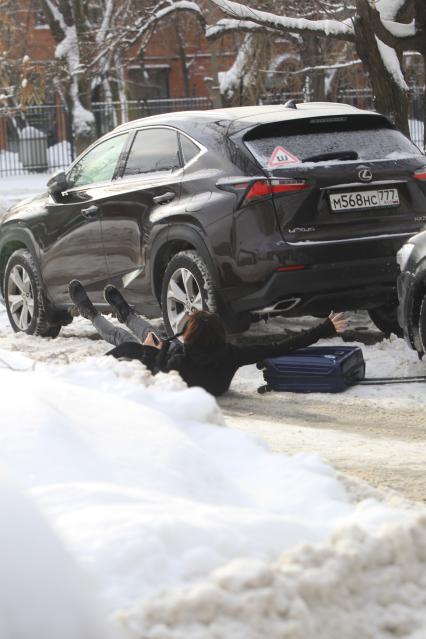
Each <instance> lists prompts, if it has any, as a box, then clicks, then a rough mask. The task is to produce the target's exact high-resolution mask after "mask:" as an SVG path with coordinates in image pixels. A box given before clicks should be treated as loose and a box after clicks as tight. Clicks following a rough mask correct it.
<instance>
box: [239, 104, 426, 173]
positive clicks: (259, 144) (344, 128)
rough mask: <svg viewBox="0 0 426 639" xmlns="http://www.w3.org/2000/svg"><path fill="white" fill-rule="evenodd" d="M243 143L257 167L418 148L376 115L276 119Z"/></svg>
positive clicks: (392, 155)
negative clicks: (286, 120) (259, 165)
mask: <svg viewBox="0 0 426 639" xmlns="http://www.w3.org/2000/svg"><path fill="white" fill-rule="evenodd" d="M244 141H245V144H246V146H247V147H248V149H249V150H250V151H251V153H252V154H253V155H254V156H255V158H256V160H257V161H258V162H259V163H260V164H261V166H264V167H267V168H270V169H273V168H275V167H276V168H279V167H282V168H285V167H286V166H287V167H291V166H292V165H293V166H294V165H295V164H299V163H301V162H326V163H327V162H341V161H345V160H379V159H389V160H391V159H398V158H399V157H407V156H413V155H414V156H415V155H418V154H420V151H419V149H418V148H417V147H416V146H415V144H413V142H411V141H410V140H409V139H408V138H406V137H405V136H404V135H403V134H402V133H401V132H400V131H397V130H395V129H393V128H392V127H391V125H390V124H389V123H388V122H387V120H385V119H384V118H382V117H380V116H377V117H376V116H353V117H350V116H342V117H330V118H311V119H309V120H308V119H306V120H297V121H293V122H283V123H281V122H278V123H275V124H268V125H266V126H261V127H257V128H256V129H254V130H252V131H250V132H249V133H248V134H247V135H246V136H245V139H244Z"/></svg>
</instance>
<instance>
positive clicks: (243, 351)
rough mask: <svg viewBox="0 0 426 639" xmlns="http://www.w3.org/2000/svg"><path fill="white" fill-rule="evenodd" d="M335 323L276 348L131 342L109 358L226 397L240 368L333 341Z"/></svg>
mask: <svg viewBox="0 0 426 639" xmlns="http://www.w3.org/2000/svg"><path fill="white" fill-rule="evenodd" d="M334 335H336V331H335V329H334V326H333V324H332V322H331V321H330V320H329V319H326V320H325V322H323V323H322V324H320V325H319V326H316V327H315V328H312V329H311V330H308V331H303V332H302V333H299V334H298V335H293V336H291V337H286V338H284V339H282V340H280V341H278V342H274V343H273V344H253V345H248V346H237V345H234V344H228V343H227V344H224V346H223V347H222V348H221V349H219V350H218V349H217V347H215V348H214V349H211V350H207V349H205V348H203V349H200V348H197V347H196V346H193V345H190V344H188V345H186V344H182V343H181V342H179V341H178V340H174V341H173V342H171V343H169V342H166V343H165V344H164V345H163V348H162V349H161V350H158V349H157V348H154V347H151V346H144V345H142V344H136V343H133V342H127V343H125V344H121V345H120V346H117V347H116V348H114V349H113V350H112V351H110V352H109V353H108V355H113V356H114V357H127V358H129V359H139V360H140V361H141V362H142V363H143V364H145V365H146V366H147V367H148V368H149V369H150V371H151V372H152V373H154V374H155V373H158V372H160V371H162V372H165V373H168V372H169V371H178V372H179V373H180V375H181V377H182V378H183V379H184V380H185V382H186V383H187V384H188V386H201V387H202V388H205V390H206V391H208V392H209V393H211V394H212V395H216V396H217V395H222V394H223V393H225V392H226V391H227V390H228V388H229V385H230V383H231V381H232V378H233V377H234V375H235V373H236V372H237V370H238V369H239V368H240V366H245V365H246V364H256V363H257V362H260V361H262V360H264V359H267V358H268V357H277V356H279V355H285V354H286V353H289V352H291V351H294V350H296V349H298V348H303V347H305V346H309V345H310V344H314V343H315V342H317V341H318V340H319V339H322V338H326V337H333V336H334Z"/></svg>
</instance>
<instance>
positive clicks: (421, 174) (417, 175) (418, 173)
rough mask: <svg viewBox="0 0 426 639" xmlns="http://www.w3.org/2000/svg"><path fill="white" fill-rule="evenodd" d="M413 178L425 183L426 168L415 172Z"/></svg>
mask: <svg viewBox="0 0 426 639" xmlns="http://www.w3.org/2000/svg"><path fill="white" fill-rule="evenodd" d="M414 177H415V178H416V180H422V181H423V182H426V166H424V167H423V168H422V169H420V170H419V171H416V172H415V173H414Z"/></svg>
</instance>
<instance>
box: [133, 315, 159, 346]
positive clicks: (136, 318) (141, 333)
mask: <svg viewBox="0 0 426 639" xmlns="http://www.w3.org/2000/svg"><path fill="white" fill-rule="evenodd" d="M126 326H127V328H130V330H131V331H132V333H134V334H135V335H136V337H137V338H138V340H140V341H141V342H143V341H144V340H145V338H146V337H147V335H148V333H151V332H153V333H155V328H154V327H153V326H152V324H150V323H149V322H148V320H146V319H144V318H143V317H141V316H140V315H139V314H138V313H136V312H135V311H130V313H129V314H128V316H127V319H126Z"/></svg>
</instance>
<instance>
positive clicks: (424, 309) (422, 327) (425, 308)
mask: <svg viewBox="0 0 426 639" xmlns="http://www.w3.org/2000/svg"><path fill="white" fill-rule="evenodd" d="M419 337H420V344H421V345H422V348H423V353H425V352H426V295H424V296H423V299H422V301H421V304H420V313H419Z"/></svg>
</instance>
